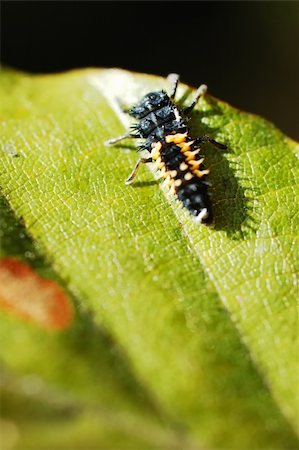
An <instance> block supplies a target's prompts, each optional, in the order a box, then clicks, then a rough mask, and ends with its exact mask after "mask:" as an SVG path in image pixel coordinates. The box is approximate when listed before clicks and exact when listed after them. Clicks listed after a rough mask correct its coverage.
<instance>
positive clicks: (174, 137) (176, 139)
mask: <svg viewBox="0 0 299 450" xmlns="http://www.w3.org/2000/svg"><path fill="white" fill-rule="evenodd" d="M186 137H187V133H176V134H169V135H168V136H166V137H165V141H166V142H167V144H171V142H173V143H174V144H180V143H182V142H185V141H186Z"/></svg>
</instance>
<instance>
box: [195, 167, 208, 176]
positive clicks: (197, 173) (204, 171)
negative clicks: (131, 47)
mask: <svg viewBox="0 0 299 450" xmlns="http://www.w3.org/2000/svg"><path fill="white" fill-rule="evenodd" d="M193 173H194V174H195V175H196V176H197V177H199V178H201V177H203V176H204V175H208V173H210V171H209V169H205V170H194V171H193Z"/></svg>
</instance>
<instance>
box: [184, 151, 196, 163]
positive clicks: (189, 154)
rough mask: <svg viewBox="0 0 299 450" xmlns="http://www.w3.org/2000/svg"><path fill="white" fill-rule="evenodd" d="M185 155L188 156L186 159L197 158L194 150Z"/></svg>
mask: <svg viewBox="0 0 299 450" xmlns="http://www.w3.org/2000/svg"><path fill="white" fill-rule="evenodd" d="M184 155H185V156H186V161H188V162H189V161H192V160H193V159H195V155H194V152H185V153H184Z"/></svg>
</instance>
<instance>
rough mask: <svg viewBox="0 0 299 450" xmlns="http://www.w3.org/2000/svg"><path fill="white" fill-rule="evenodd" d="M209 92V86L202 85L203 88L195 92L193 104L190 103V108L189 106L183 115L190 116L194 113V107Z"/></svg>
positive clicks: (200, 87)
mask: <svg viewBox="0 0 299 450" xmlns="http://www.w3.org/2000/svg"><path fill="white" fill-rule="evenodd" d="M207 90H208V86H207V85H206V84H202V85H201V86H199V88H198V89H197V91H196V92H195V95H194V97H193V100H192V102H191V103H190V105H189V106H187V107H186V108H184V109H183V111H182V113H183V114H184V115H187V114H189V113H190V112H191V111H192V109H193V108H194V106H195V105H196V103H197V102H198V100H199V99H200V97H202V96H203V95H205V93H206V92H207Z"/></svg>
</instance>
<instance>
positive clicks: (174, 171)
mask: <svg viewBox="0 0 299 450" xmlns="http://www.w3.org/2000/svg"><path fill="white" fill-rule="evenodd" d="M177 174H178V173H177V171H176V170H171V171H170V176H171V177H172V178H175V177H176V176H177Z"/></svg>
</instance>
